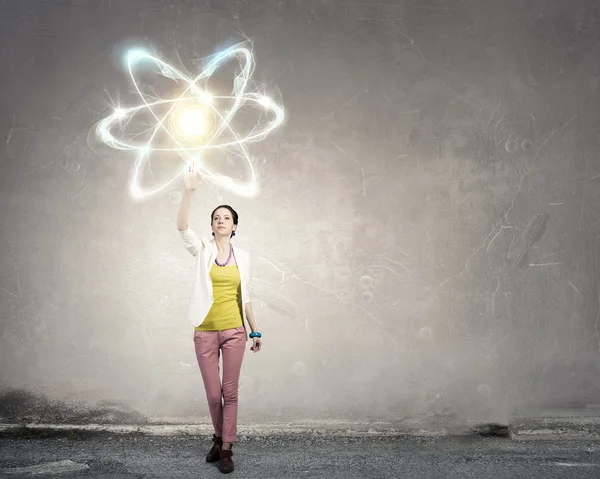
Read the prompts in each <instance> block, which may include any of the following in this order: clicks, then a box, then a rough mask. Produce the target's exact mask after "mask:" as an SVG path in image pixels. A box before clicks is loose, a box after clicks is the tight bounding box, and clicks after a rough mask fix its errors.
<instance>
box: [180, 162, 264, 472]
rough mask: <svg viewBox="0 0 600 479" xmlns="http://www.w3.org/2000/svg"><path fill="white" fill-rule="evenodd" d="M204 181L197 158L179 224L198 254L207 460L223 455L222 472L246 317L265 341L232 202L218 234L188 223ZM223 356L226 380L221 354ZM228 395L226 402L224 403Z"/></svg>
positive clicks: (195, 310) (257, 343)
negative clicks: (204, 235) (205, 234)
mask: <svg viewBox="0 0 600 479" xmlns="http://www.w3.org/2000/svg"><path fill="white" fill-rule="evenodd" d="M199 184H200V179H199V176H198V175H197V174H196V169H195V166H194V163H193V162H192V163H191V164H190V165H188V166H187V167H186V170H185V172H184V192H183V198H182V200H181V205H180V206H179V213H178V215H177V229H178V230H179V232H180V234H181V238H182V240H183V242H184V245H185V247H186V249H187V250H188V251H189V252H190V253H191V254H192V255H193V256H194V257H196V258H197V265H196V278H195V281H194V290H193V291H194V292H193V295H192V299H191V303H190V311H189V319H190V321H191V322H192V324H193V325H194V326H195V331H194V344H195V348H196V357H197V359H198V365H199V366H200V372H201V374H202V380H203V382H204V388H205V390H206V398H207V400H208V408H209V410H210V416H211V419H212V423H213V427H214V430H215V432H214V435H213V443H214V444H213V446H212V448H211V450H210V452H209V453H208V455H207V456H206V461H207V462H216V461H218V460H220V463H219V470H220V471H221V472H231V471H233V460H232V455H233V452H232V450H231V444H232V443H233V442H235V441H236V440H237V411H238V384H239V378H240V369H241V366H242V360H243V357H244V349H245V344H246V341H247V336H246V333H247V331H246V326H245V321H247V322H248V324H249V325H250V329H251V330H252V332H251V333H250V338H252V341H253V345H252V347H251V348H250V350H251V351H254V352H255V353H257V352H259V351H260V349H261V346H262V340H261V334H260V333H259V332H258V328H257V327H256V322H255V321H254V314H253V312H252V304H251V303H250V297H249V295H248V284H249V282H250V257H249V255H248V253H247V252H246V251H244V250H242V249H239V248H237V247H236V248H235V249H234V248H233V245H232V244H231V241H230V240H231V238H232V237H233V236H235V231H236V230H237V225H238V215H237V213H236V212H235V211H234V210H233V208H231V206H228V205H222V206H219V207H217V208H216V209H215V210H214V211H213V212H212V214H211V227H212V235H213V238H212V239H211V240H210V241H209V240H206V239H202V240H201V239H199V238H198V236H196V234H195V233H194V232H193V231H192V230H191V229H190V228H188V215H189V210H190V205H191V202H192V197H193V194H194V191H196V188H197V187H198V185H199ZM221 354H222V355H223V383H222V384H221V380H220V377H219V357H220V355H221ZM221 399H223V402H221Z"/></svg>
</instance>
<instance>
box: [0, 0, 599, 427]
mask: <svg viewBox="0 0 600 479" xmlns="http://www.w3.org/2000/svg"><path fill="white" fill-rule="evenodd" d="M0 25H1V28H0V44H2V45H3V47H2V49H1V50H0V64H1V65H2V66H1V71H2V74H1V75H0V138H2V143H1V144H0V182H1V187H0V211H1V215H0V218H1V220H2V228H1V230H0V252H1V254H0V265H1V268H0V304H1V306H0V312H1V316H0V318H1V319H0V389H1V390H2V391H3V394H2V396H1V400H0V417H2V418H3V419H5V420H9V419H11V418H12V419H14V418H17V417H33V418H35V419H38V420H44V419H48V420H59V419H57V417H58V418H60V417H63V418H65V417H68V418H71V419H73V420H74V421H78V420H79V421H81V420H85V417H86V416H85V415H84V416H81V415H79V416H78V415H77V413H76V412H73V411H74V410H73V409H71V406H68V407H67V406H65V405H64V404H67V403H68V404H83V405H85V408H88V409H85V408H84V409H85V410H86V411H95V412H94V413H93V414H92V413H90V414H92V415H94V414H95V415H94V416H93V417H95V418H96V419H97V418H98V417H103V418H104V419H105V420H107V421H111V420H118V418H121V419H122V420H123V421H125V420H130V421H143V420H144V421H145V420H149V419H152V418H154V419H156V420H167V419H169V418H171V419H172V418H178V420H199V419H206V417H207V416H208V408H207V405H206V400H205V395H204V390H203V387H202V381H201V377H200V373H199V370H198V367H197V365H196V363H195V356H194V348H193V342H192V334H193V332H192V328H191V326H190V324H189V323H188V321H187V318H186V313H187V306H188V297H189V292H190V281H191V279H192V275H193V266H194V265H193V260H192V258H191V257H190V256H189V254H188V253H187V252H186V251H185V250H184V249H183V247H182V245H181V244H180V243H179V240H178V237H177V234H176V229H175V217H176V213H177V207H178V201H179V199H180V197H181V196H180V191H181V185H180V184H176V185H175V186H174V187H173V188H171V189H169V190H168V191H167V192H165V194H161V195H157V196H155V197H153V198H151V199H149V200H147V201H143V202H136V201H133V200H132V199H131V198H130V197H129V194H128V181H129V177H130V172H131V168H132V164H133V159H132V157H131V156H128V155H127V153H126V152H125V153H124V152H117V151H115V150H111V149H108V148H98V147H91V146H90V141H89V132H90V129H91V128H92V127H93V125H94V123H95V122H97V121H98V120H100V119H101V118H102V117H103V116H105V115H106V112H107V111H109V110H110V108H111V106H114V105H115V104H119V103H121V102H122V103H124V104H126V103H127V102H131V101H134V97H133V94H132V91H131V84H130V83H129V82H128V78H127V76H126V75H125V72H124V70H123V64H122V60H121V58H122V54H123V51H124V49H126V48H128V47H130V46H133V45H145V46H148V47H149V48H152V49H153V50H154V51H155V52H156V53H157V54H159V55H160V56H161V57H162V58H164V59H165V60H168V61H173V62H175V63H177V64H178V65H181V66H185V67H186V68H187V69H188V70H189V71H190V72H192V73H193V72H194V69H197V68H200V66H201V63H200V59H201V58H203V57H205V56H206V55H209V54H211V53H214V52H215V51H217V50H218V49H219V48H221V47H224V46H227V45H230V44H232V43H234V42H237V41H239V40H241V39H242V38H241V37H240V36H239V34H238V33H236V32H242V33H243V34H245V35H247V36H248V37H250V38H251V39H252V40H253V42H254V48H255V58H256V62H257V66H256V71H255V74H254V79H255V80H256V81H257V82H258V83H259V84H260V85H262V86H264V87H265V88H266V89H267V90H269V89H270V91H276V92H278V93H279V94H280V96H281V98H282V101H283V104H284V106H285V109H286V122H285V125H284V126H282V127H281V128H280V129H278V130H277V131H275V132H274V133H273V134H272V135H271V136H269V137H268V138H266V139H265V140H264V141H262V142H259V143H255V144H253V145H251V147H250V153H251V155H252V157H253V159H254V162H255V166H256V168H257V172H258V175H259V178H260V184H261V188H262V190H261V194H260V195H259V196H258V197H256V198H254V199H251V200H249V199H246V198H242V197H239V196H236V195H233V194H231V193H228V192H227V191H225V190H222V189H219V188H216V187H211V186H206V187H205V189H204V190H203V191H202V192H200V193H199V194H197V195H196V200H195V203H194V205H193V210H192V216H191V219H190V224H191V226H192V227H193V228H194V229H195V230H198V231H199V232H202V233H204V234H209V231H210V230H209V223H208V220H207V218H208V217H209V212H210V211H211V210H212V208H213V207H214V206H215V205H217V204H219V203H223V202H225V203H229V204H232V205H234V207H236V209H237V210H238V212H239V213H240V224H239V229H238V233H239V234H238V236H237V237H236V241H237V244H238V245H240V246H241V247H244V248H245V249H247V250H249V251H250V252H251V253H252V255H253V283H252V294H253V298H254V299H253V305H254V310H255V314H256V318H257V321H258V323H259V325H260V326H261V330H262V332H263V334H264V350H263V351H262V352H261V353H260V354H258V355H254V354H251V353H249V352H248V353H247V355H246V358H245V361H244V365H243V369H242V378H241V389H240V421H241V422H247V423H252V422H260V423H264V422H270V421H281V420H296V419H314V420H324V419H335V420H337V419H339V420H394V421H402V420H403V419H405V418H422V420H423V421H427V420H436V421H437V420H440V421H442V422H445V423H453V422H464V421H492V422H506V421H509V420H510V418H511V417H512V415H513V414H515V412H516V411H519V410H525V409H540V408H547V407H565V406H568V407H579V406H586V405H590V404H593V403H594V402H596V403H597V402H598V397H600V384H599V383H600V382H599V381H598V377H599V373H600V362H599V359H600V332H599V327H600V320H599V318H600V299H599V298H600V289H599V284H598V279H597V277H596V272H597V271H598V265H599V260H600V259H599V257H598V251H599V243H598V238H599V237H600V227H599V220H598V218H599V217H600V215H599V213H600V211H599V210H600V208H599V205H600V202H599V199H600V164H599V162H598V154H599V146H600V144H599V142H598V116H599V113H598V108H597V106H598V100H599V95H598V82H599V80H598V78H599V73H600V71H599V69H600V60H599V58H600V50H599V45H600V38H599V35H600V34H599V32H600V28H599V27H600V6H598V5H596V4H595V3H594V2H592V1H584V0H577V1H566V0H564V1H559V0H544V1H542V0H536V1H529V2H520V1H515V0H511V1H504V2H497V1H494V2H492V1H489V0H483V1H477V2H475V1H469V0H454V1H448V0H447V1H442V0H426V1H421V0H396V1H378V2H374V1H373V2H371V1H366V0H364V1H355V0H348V1H342V0H321V1H317V0H310V1H306V0H303V1H299V0H298V1H291V0H287V1H283V0H282V1H266V0H261V1H253V2H251V1H243V0H239V1H229V2H226V1H223V2H215V1H212V2H211V1H178V2H177V1H166V0H163V1H159V0H146V1H141V0H131V1H128V2H117V1H110V0H103V1H91V0H90V1H85V0H79V1H75V0H72V1H63V2H42V1H39V2H34V1H31V2H17V1H4V2H2V3H1V4H0ZM233 71H234V70H233V68H232V69H231V72H233ZM223 78H224V77H223ZM219 81H223V82H226V79H220V80H219ZM148 87H149V88H151V85H148ZM167 163H168V162H167V161H166V160H165V161H163V162H162V163H161V162H160V161H157V163H156V166H155V169H154V170H153V171H151V172H149V174H150V173H152V174H156V175H160V174H161V173H163V172H164V171H166V170H168V169H169V168H174V167H175V166H176V165H175V166H174V165H173V164H170V163H168V164H167ZM49 404H50V405H52V404H54V405H56V404H63V405H62V406H60V407H59V406H56V408H54V409H53V408H52V407H50V406H48V405H49ZM106 404H112V405H115V404H117V405H121V406H118V407H117V406H115V407H114V411H117V412H114V411H113V413H110V412H108V413H107V412H106ZM56 411H59V412H58V413H57V412H56ZM61 411H62V412H61ZM98 411H100V413H98ZM128 411H129V412H128ZM57 414H58V416H57ZM119 414H120V415H119ZM82 417H83V418H84V419H81V418H82ZM88 417H91V416H88ZM115 417H116V418H117V419H114V418H115ZM78 418H79V419H78Z"/></svg>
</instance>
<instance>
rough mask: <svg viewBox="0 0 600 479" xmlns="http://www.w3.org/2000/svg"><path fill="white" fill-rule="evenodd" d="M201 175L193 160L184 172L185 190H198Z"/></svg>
mask: <svg viewBox="0 0 600 479" xmlns="http://www.w3.org/2000/svg"><path fill="white" fill-rule="evenodd" d="M200 181H201V180H200V175H199V174H198V173H197V172H196V165H195V163H194V162H193V161H191V162H190V163H189V164H187V165H186V167H185V170H184V172H183V186H184V188H185V191H196V188H198V186H200Z"/></svg>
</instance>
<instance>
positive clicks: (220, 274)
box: [196, 264, 243, 331]
mask: <svg viewBox="0 0 600 479" xmlns="http://www.w3.org/2000/svg"><path fill="white" fill-rule="evenodd" d="M210 279H211V280H212V284H213V298H214V302H213V305H212V307H211V308H210V311H209V312H208V314H207V315H206V318H205V319H204V321H203V322H202V324H201V325H200V326H198V327H197V328H196V331H223V330H225V329H231V328H237V327H238V326H242V325H243V319H242V311H241V310H240V305H239V302H238V297H239V289H240V272H239V270H238V268H237V265H233V266H217V265H216V264H215V265H213V267H212V268H211V269H210Z"/></svg>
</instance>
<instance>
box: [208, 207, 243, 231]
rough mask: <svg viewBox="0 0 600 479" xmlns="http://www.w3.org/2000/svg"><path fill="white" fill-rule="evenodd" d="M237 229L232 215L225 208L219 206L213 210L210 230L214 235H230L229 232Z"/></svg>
mask: <svg viewBox="0 0 600 479" xmlns="http://www.w3.org/2000/svg"><path fill="white" fill-rule="evenodd" d="M236 229H237V226H236V225H234V224H233V215H232V214H231V211H229V210H228V209H227V208H219V209H218V210H217V211H215V214H214V215H213V218H212V230H213V233H214V234H215V236H217V235H221V236H231V233H232V232H233V231H235V230H236Z"/></svg>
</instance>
